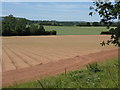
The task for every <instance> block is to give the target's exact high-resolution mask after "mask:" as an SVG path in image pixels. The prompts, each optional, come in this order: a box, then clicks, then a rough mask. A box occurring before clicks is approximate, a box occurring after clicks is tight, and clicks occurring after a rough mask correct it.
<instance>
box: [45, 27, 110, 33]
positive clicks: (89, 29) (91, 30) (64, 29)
mask: <svg viewBox="0 0 120 90" xmlns="http://www.w3.org/2000/svg"><path fill="white" fill-rule="evenodd" d="M44 27H45V29H46V31H51V30H56V31H57V35H99V34H100V33H101V31H108V30H109V29H107V28H106V27H77V26H44Z"/></svg>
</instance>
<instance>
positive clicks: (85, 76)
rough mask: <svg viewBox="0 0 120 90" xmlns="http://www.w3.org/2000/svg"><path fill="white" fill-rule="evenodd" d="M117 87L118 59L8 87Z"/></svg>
mask: <svg viewBox="0 0 120 90" xmlns="http://www.w3.org/2000/svg"><path fill="white" fill-rule="evenodd" d="M33 87H34V88H117V87H118V60H117V58H116V59H112V60H108V61H105V62H100V63H94V64H89V65H87V66H86V67H84V68H82V69H80V70H76V71H71V72H67V71H66V70H65V73H63V74H60V75H56V76H53V77H47V78H44V79H41V80H37V81H32V82H27V83H23V84H16V85H14V86H10V88H33Z"/></svg>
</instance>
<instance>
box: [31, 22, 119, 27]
mask: <svg viewBox="0 0 120 90" xmlns="http://www.w3.org/2000/svg"><path fill="white" fill-rule="evenodd" d="M29 23H30V24H37V23H41V24H42V25H47V26H81V27H83V26H107V25H106V24H104V23H100V22H77V21H29ZM111 26H115V27H116V26H117V22H112V25H111Z"/></svg>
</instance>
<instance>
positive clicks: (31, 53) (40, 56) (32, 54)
mask: <svg viewBox="0 0 120 90" xmlns="http://www.w3.org/2000/svg"><path fill="white" fill-rule="evenodd" d="M14 48H15V46H14ZM16 48H17V49H19V51H20V52H22V53H24V54H26V55H28V56H30V57H32V58H35V59H36V60H38V61H39V62H41V63H48V62H50V61H53V60H54V59H56V58H54V57H48V56H47V53H46V54H43V52H41V53H38V51H35V50H33V49H30V50H29V49H26V48H21V47H16ZM38 64H39V63H38Z"/></svg>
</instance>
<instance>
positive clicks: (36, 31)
mask: <svg viewBox="0 0 120 90" xmlns="http://www.w3.org/2000/svg"><path fill="white" fill-rule="evenodd" d="M56 34H57V32H56V31H55V30H53V31H45V28H44V27H43V25H42V24H41V23H40V24H32V23H31V24H30V21H29V20H27V19H25V18H16V17H14V16H13V15H9V16H6V17H4V18H3V19H2V35H3V36H27V35H56Z"/></svg>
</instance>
